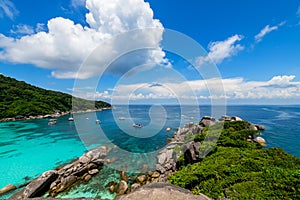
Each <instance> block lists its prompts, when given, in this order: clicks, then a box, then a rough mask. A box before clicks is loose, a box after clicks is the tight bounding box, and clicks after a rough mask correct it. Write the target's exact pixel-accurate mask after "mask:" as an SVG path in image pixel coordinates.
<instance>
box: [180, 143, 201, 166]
mask: <svg viewBox="0 0 300 200" xmlns="http://www.w3.org/2000/svg"><path fill="white" fill-rule="evenodd" d="M200 146H201V143H200V142H195V141H191V142H188V143H187V144H185V145H184V160H185V162H186V163H187V164H188V163H190V164H191V163H195V162H197V161H199V149H200Z"/></svg>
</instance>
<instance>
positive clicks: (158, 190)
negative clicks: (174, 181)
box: [116, 183, 210, 200]
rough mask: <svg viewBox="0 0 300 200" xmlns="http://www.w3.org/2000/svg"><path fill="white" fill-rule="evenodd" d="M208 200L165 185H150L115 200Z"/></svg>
mask: <svg viewBox="0 0 300 200" xmlns="http://www.w3.org/2000/svg"><path fill="white" fill-rule="evenodd" d="M141 199H151V200H162V199H172V200H183V199H184V200H210V198H209V197H207V196H205V195H203V194H200V195H193V194H192V193H191V191H189V190H186V189H183V188H180V187H177V186H174V185H171V184H166V183H151V184H148V185H145V186H141V187H139V188H138V189H136V190H134V191H133V192H131V193H130V194H127V195H123V196H120V197H118V198H116V200H141Z"/></svg>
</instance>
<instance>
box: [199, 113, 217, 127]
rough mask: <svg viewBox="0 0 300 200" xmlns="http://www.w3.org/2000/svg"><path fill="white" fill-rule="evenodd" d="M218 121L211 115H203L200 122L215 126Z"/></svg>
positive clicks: (203, 124) (204, 124)
mask: <svg viewBox="0 0 300 200" xmlns="http://www.w3.org/2000/svg"><path fill="white" fill-rule="evenodd" d="M216 123H217V121H216V119H215V118H213V117H209V116H204V117H202V119H201V121H200V123H199V124H200V125H202V126H204V127H206V126H213V125H215V124H216Z"/></svg>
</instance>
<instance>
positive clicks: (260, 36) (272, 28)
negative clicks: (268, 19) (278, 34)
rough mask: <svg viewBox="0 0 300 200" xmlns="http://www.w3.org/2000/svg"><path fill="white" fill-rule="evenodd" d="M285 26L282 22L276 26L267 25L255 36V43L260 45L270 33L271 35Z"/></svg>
mask: <svg viewBox="0 0 300 200" xmlns="http://www.w3.org/2000/svg"><path fill="white" fill-rule="evenodd" d="M284 24H285V22H281V23H280V24H278V25H276V26H270V25H267V26H265V27H264V28H263V29H262V30H261V31H260V32H259V33H258V34H257V35H255V36H254V39H255V42H256V43H259V42H261V41H262V39H263V38H264V37H265V36H266V35H267V34H269V33H271V32H272V31H275V30H277V29H278V28H279V27H280V26H283V25H284Z"/></svg>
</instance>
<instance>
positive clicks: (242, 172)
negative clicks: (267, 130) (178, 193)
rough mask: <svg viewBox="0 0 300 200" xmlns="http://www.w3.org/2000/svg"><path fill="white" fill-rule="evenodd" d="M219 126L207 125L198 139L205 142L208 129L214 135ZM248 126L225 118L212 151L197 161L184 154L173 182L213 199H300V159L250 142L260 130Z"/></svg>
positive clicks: (172, 179)
mask: <svg viewBox="0 0 300 200" xmlns="http://www.w3.org/2000/svg"><path fill="white" fill-rule="evenodd" d="M219 126H220V124H216V125H214V126H211V127H210V128H208V127H205V131H204V134H198V135H196V136H195V138H194V141H200V142H201V143H203V140H204V138H205V135H206V134H207V133H208V131H211V133H212V134H210V135H214V133H213V132H214V131H217V130H219V128H220V127H219ZM248 127H249V123H248V122H246V121H236V122H225V123H224V127H223V130H222V133H221V135H220V138H219V140H218V142H217V145H216V146H215V147H214V149H213V150H212V152H211V153H210V154H209V155H208V156H206V157H204V158H203V159H199V160H198V161H197V162H195V163H187V162H186V161H185V159H184V156H181V157H180V158H179V161H178V162H179V165H180V166H179V170H178V171H177V172H175V174H174V175H173V176H170V177H169V182H170V183H172V184H175V185H178V186H180V187H183V188H186V189H189V190H191V191H192V192H193V193H194V194H200V193H203V194H205V195H207V196H209V197H211V198H213V199H220V198H224V197H226V198H229V199H300V159H299V158H297V157H294V156H292V155H290V154H288V153H286V152H284V151H283V150H282V149H279V148H270V149H263V148H262V146H261V145H260V144H259V143H251V142H248V141H247V138H249V136H250V138H253V137H254V136H255V135H257V134H259V132H258V131H255V130H247V129H248ZM212 137H213V136H212ZM206 140H208V141H209V140H210V139H209V138H206Z"/></svg>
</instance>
